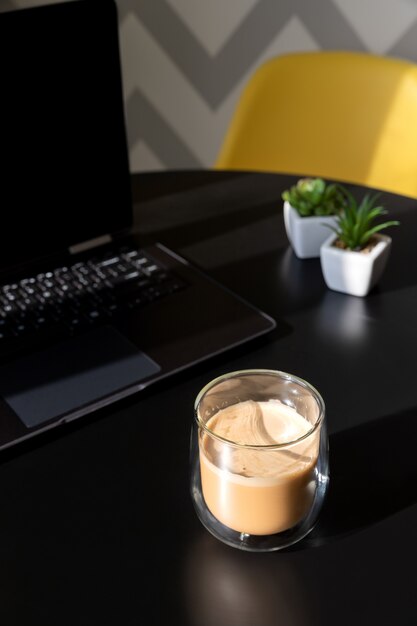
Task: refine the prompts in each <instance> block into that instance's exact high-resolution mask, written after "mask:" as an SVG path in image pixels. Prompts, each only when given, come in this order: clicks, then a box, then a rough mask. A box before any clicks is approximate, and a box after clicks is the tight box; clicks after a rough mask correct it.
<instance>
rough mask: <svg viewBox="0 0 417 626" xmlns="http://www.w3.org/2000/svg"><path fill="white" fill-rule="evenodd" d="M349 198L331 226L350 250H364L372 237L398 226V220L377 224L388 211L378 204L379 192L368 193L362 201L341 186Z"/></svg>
mask: <svg viewBox="0 0 417 626" xmlns="http://www.w3.org/2000/svg"><path fill="white" fill-rule="evenodd" d="M340 189H341V191H342V193H343V194H344V195H345V198H346V200H347V202H346V204H345V207H344V209H343V211H342V212H341V213H340V214H339V215H337V216H336V218H335V220H336V227H333V226H329V228H331V229H332V230H333V231H334V232H335V233H336V235H337V238H338V239H339V240H340V241H341V242H342V244H343V246H344V247H345V248H347V249H348V250H362V249H363V248H364V247H365V246H366V245H367V244H368V242H369V240H370V239H371V237H372V236H373V235H374V234H375V233H377V232H379V231H381V230H385V229H386V228H388V227H389V226H398V225H399V223H400V222H399V221H398V220H390V221H388V222H383V223H379V224H375V225H374V222H375V220H376V219H377V218H378V217H380V216H381V215H385V214H386V213H387V211H386V210H385V209H384V207H383V206H380V205H376V203H377V200H378V198H379V196H380V194H379V193H375V194H369V193H368V194H366V195H365V196H364V197H363V198H362V200H361V201H360V202H358V201H357V200H356V199H355V198H354V197H353V195H352V194H351V193H350V192H349V191H348V190H347V189H345V188H344V187H340Z"/></svg>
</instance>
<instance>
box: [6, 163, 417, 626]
mask: <svg viewBox="0 0 417 626" xmlns="http://www.w3.org/2000/svg"><path fill="white" fill-rule="evenodd" d="M295 180H296V178H295V177H288V176H278V175H272V174H270V175H266V174H265V175H261V174H244V173H231V172H229V173H222V172H169V173H151V174H142V175H134V176H133V177H132V186H133V192H134V197H135V201H136V204H135V211H136V218H137V229H138V230H139V231H140V232H141V233H142V235H143V238H144V241H145V242H146V241H147V240H153V239H157V240H159V241H162V242H163V243H165V244H166V245H168V246H170V247H173V248H175V249H176V250H178V251H179V252H181V253H182V254H183V255H184V256H186V257H187V258H188V259H189V260H190V261H191V262H193V263H195V264H197V265H199V266H202V267H203V268H205V269H206V270H207V271H208V272H209V273H210V274H211V275H212V276H214V277H215V278H216V279H219V280H221V282H223V283H224V284H225V285H227V286H228V287H230V288H232V289H233V290H235V291H236V292H238V293H239V294H240V295H242V296H244V297H245V298H247V299H249V300H250V301H251V302H253V303H254V304H256V305H258V306H259V307H260V308H262V309H263V310H264V311H266V312H267V313H269V314H270V315H272V316H273V317H277V318H281V319H283V320H284V321H285V322H286V323H287V325H288V332H287V333H286V334H285V336H284V337H282V336H279V337H278V336H276V335H275V334H274V333H271V334H270V335H268V337H264V338H262V339H261V340H257V341H255V342H252V343H250V344H247V345H245V346H244V347H243V348H239V349H236V350H234V351H231V352H229V353H227V354H226V355H223V356H221V357H218V358H216V359H215V360H212V361H209V362H205V363H203V364H200V365H199V366H197V367H194V368H192V369H190V370H188V371H186V372H183V373H181V374H179V375H177V376H175V377H174V378H172V379H170V380H167V381H164V382H163V383H160V384H158V385H155V386H154V387H151V388H149V389H147V390H145V391H144V392H142V393H141V394H139V395H136V396H135V397H132V398H129V399H127V400H124V401H122V402H119V403H118V404H116V405H113V406H112V407H108V408H106V409H104V410H102V411H100V412H98V413H97V414H95V415H93V416H91V417H89V418H85V419H83V420H82V421H80V422H79V423H77V422H75V423H72V424H70V425H67V426H64V427H62V428H59V429H56V430H55V432H51V433H48V434H45V435H42V436H40V437H37V438H36V439H34V440H32V441H28V442H26V443H24V444H22V445H20V446H18V447H17V448H15V449H12V450H9V451H6V452H5V453H4V454H3V455H2V457H1V460H0V485H1V491H0V493H1V515H0V536H1V542H0V545H1V548H0V621H1V624H2V626H9V625H11V624H16V625H17V624H18V625H19V626H23V625H24V626H26V625H32V624H36V625H42V626H46V625H49V624H54V625H57V624H59V625H60V626H66V625H67V624H68V625H70V624H71V625H74V624H76V625H80V626H84V625H85V626H87V625H96V624H97V625H100V626H105V625H115V626H116V625H117V626H119V625H123V626H127V625H129V626H130V625H138V624H141V625H142V624H143V625H146V626H151V625H153V624H155V625H165V624H166V625H169V626H177V625H178V626H179V625H181V626H222V625H225V626H226V625H227V626H235V625H239V626H247V625H251V626H252V625H253V626H277V625H281V624H282V625H284V626H311V625H316V624H317V625H320V626H326V625H327V624H329V625H332V626H334V625H336V624H337V625H338V626H341V625H344V624H346V625H347V624H349V625H351V624H354V623H356V624H366V625H369V624H378V625H379V626H381V625H385V624H387V625H388V624H389V625H391V624H396V625H414V624H416V623H417V591H416V589H417V586H416V583H417V574H416V556H417V533H416V532H415V529H416V527H417V504H416V503H417V455H416V447H417V376H416V374H417V364H416V362H417V245H416V244H417V241H416V239H415V235H416V233H417V201H416V200H412V199H407V198H401V197H398V196H393V195H390V194H386V193H384V194H382V197H381V202H383V203H384V204H385V205H386V207H387V208H388V209H389V212H390V216H391V217H395V218H397V219H399V220H400V221H401V226H400V227H398V228H395V229H392V230H391V231H390V234H391V235H392V237H393V247H392V252H391V257H390V259H389V261H388V266H387V269H386V271H385V274H384V276H383V278H382V280H381V281H380V283H379V285H378V286H377V287H376V288H375V289H374V290H373V291H372V292H371V293H370V294H369V295H368V296H367V297H366V298H356V297H353V296H347V295H343V294H339V293H336V292H333V291H330V290H328V289H327V288H326V286H325V284H324V281H323V278H322V274H321V269H320V262H319V260H317V259H312V260H304V261H301V260H299V259H297V258H296V257H295V255H294V253H293V252H292V250H291V248H290V247H289V244H288V241H287V238H286V235H285V231H284V227H283V218H282V201H281V192H282V191H283V189H285V188H286V187H288V186H289V185H290V184H292V183H293V182H295ZM351 189H352V190H353V191H354V192H356V191H358V189H357V188H355V187H351ZM359 191H360V190H359ZM241 368H272V369H280V370H284V371H288V372H291V373H294V374H297V375H299V376H301V377H303V378H305V379H307V380H308V381H310V382H311V383H312V384H313V385H315V386H316V387H317V388H318V389H319V390H320V392H321V393H322V395H323V397H324V400H325V402H326V406H327V419H328V428H329V432H330V463H331V486H330V490H329V494H328V498H327V501H326V505H325V508H324V509H323V512H322V515H321V518H320V521H319V523H318V525H317V526H316V528H315V529H314V531H313V532H312V533H311V534H310V535H309V536H308V537H307V538H306V539H305V540H303V541H302V542H301V543H299V544H297V545H295V546H293V547H292V548H290V549H287V550H285V551H282V552H273V553H269V554H268V553H262V554H253V553H246V552H240V551H238V550H235V549H233V548H229V547H227V546H225V545H223V544H221V543H220V542H218V541H217V540H216V539H214V538H213V537H212V536H211V535H210V534H209V533H208V532H207V531H206V530H205V529H204V528H203V527H202V526H201V524H200V522H199V521H198V519H197V517H196V515H195V513H194V510H193V506H192V503H191V499H190V496H189V458H188V451H189V434H190V425H191V421H192V409H193V402H194V398H195V396H196V394H197V392H198V391H199V390H200V388H201V387H202V386H203V385H204V384H205V383H206V382H208V381H209V380H211V379H212V378H213V377H214V376H217V375H219V374H222V373H224V372H226V371H231V370H237V369H241Z"/></svg>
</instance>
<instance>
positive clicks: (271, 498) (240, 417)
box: [200, 400, 319, 535]
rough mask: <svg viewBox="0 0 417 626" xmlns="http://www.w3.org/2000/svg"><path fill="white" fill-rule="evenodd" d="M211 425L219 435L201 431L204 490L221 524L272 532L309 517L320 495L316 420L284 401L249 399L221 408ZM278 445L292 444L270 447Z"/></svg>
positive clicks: (250, 531) (240, 529) (251, 531)
mask: <svg viewBox="0 0 417 626" xmlns="http://www.w3.org/2000/svg"><path fill="white" fill-rule="evenodd" d="M206 426H207V428H208V429H209V430H210V431H211V432H212V433H214V436H213V435H211V434H209V433H207V432H206V431H204V430H203V429H202V430H201V432H200V467H201V483H202V491H203V496H204V499H205V502H206V504H207V507H208V508H209V510H210V511H211V513H212V514H213V515H214V516H215V517H216V518H217V519H218V520H219V521H220V522H222V523H223V524H225V525H226V526H228V527H229V528H232V529H233V530H236V531H238V532H240V533H248V534H252V535H269V534H273V533H278V532H282V531H284V530H287V529H289V528H291V527H293V526H295V524H297V523H298V522H299V521H301V520H302V519H303V517H304V516H305V515H306V513H307V512H308V510H309V509H310V507H311V504H312V500H313V497H314V488H315V481H314V470H315V466H316V463H317V458H318V451H319V433H318V431H314V432H310V434H309V435H307V433H309V431H311V430H312V425H311V424H310V422H308V421H307V420H306V419H305V418H304V417H302V416H301V415H300V414H299V413H297V411H296V410H295V409H293V408H292V407H289V406H287V405H285V404H283V403H281V402H280V401H278V400H270V401H265V402H253V401H251V400H249V401H246V402H240V403H238V404H235V405H232V406H229V407H227V408H225V409H222V410H220V411H219V412H218V413H216V414H215V415H213V416H212V417H211V418H210V419H209V420H208V421H207V422H206ZM300 438H301V440H300ZM231 442H233V443H231ZM290 442H295V443H290ZM276 444H288V445H286V446H285V447H284V448H276V447H275V448H272V449H270V448H269V449H268V448H265V446H274V445H276ZM259 446H262V447H259Z"/></svg>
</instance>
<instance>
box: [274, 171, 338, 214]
mask: <svg viewBox="0 0 417 626" xmlns="http://www.w3.org/2000/svg"><path fill="white" fill-rule="evenodd" d="M282 199H283V200H286V201H287V202H289V203H290V204H291V206H292V207H293V208H294V209H296V210H297V211H298V213H299V214H300V215H301V217H311V216H313V215H321V216H323V215H336V214H338V213H339V212H340V211H341V210H342V209H343V208H344V206H345V203H346V198H345V196H344V194H343V191H342V190H341V188H340V185H337V184H336V183H330V184H329V183H326V182H325V181H324V180H323V179H322V178H300V180H298V181H297V183H296V184H295V185H293V186H292V187H290V188H289V189H286V190H285V191H284V192H283V193H282Z"/></svg>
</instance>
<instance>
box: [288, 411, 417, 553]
mask: <svg viewBox="0 0 417 626" xmlns="http://www.w3.org/2000/svg"><path fill="white" fill-rule="evenodd" d="M416 441H417V409H410V410H408V411H405V412H402V413H399V414H396V415H391V416H387V417H385V418H382V419H378V420H374V421H372V422H369V423H367V424H362V425H360V426H357V427H355V428H351V429H349V430H344V431H341V432H339V433H336V434H334V435H332V436H330V443H329V446H330V484H329V491H328V494H327V498H326V501H325V504H324V507H323V510H322V512H321V515H320V518H319V522H318V524H317V526H316V527H315V529H314V530H313V531H312V532H311V533H310V535H308V536H307V537H306V538H305V539H304V540H303V541H302V542H301V543H300V544H298V546H297V545H295V546H293V548H290V549H291V550H300V549H303V548H304V549H305V548H308V547H316V546H320V545H323V544H326V543H328V542H329V541H331V540H334V539H337V538H340V537H343V536H346V535H349V534H351V533H354V532H355V531H358V530H361V529H363V528H366V527H367V526H370V525H372V524H374V523H376V522H379V521H381V520H383V519H385V518H386V517H389V516H390V515H393V514H394V513H397V512H399V511H401V510H402V509H405V508H407V507H409V506H411V505H413V504H415V503H416V502H417V463H416V456H415V448H416Z"/></svg>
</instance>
